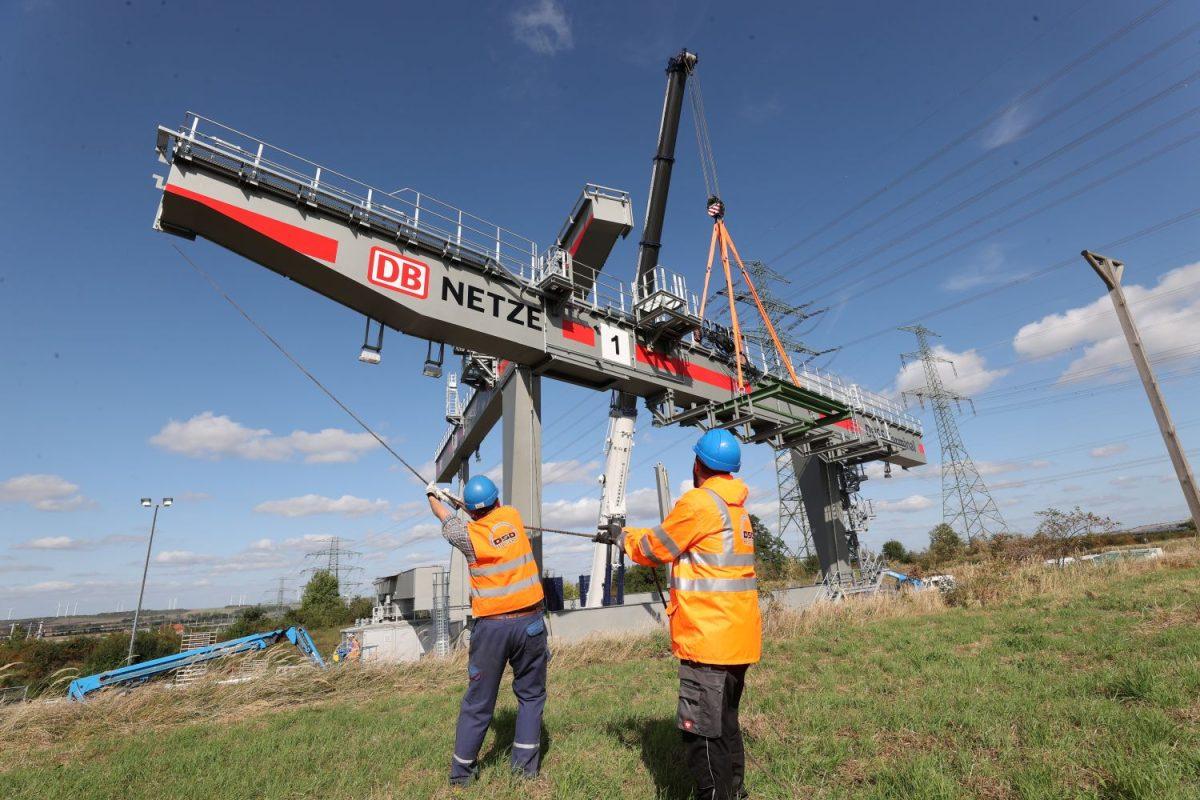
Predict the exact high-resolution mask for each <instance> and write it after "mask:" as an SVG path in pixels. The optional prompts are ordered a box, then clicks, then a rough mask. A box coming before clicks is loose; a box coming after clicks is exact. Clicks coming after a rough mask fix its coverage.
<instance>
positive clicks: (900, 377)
mask: <svg viewBox="0 0 1200 800" xmlns="http://www.w3.org/2000/svg"><path fill="white" fill-rule="evenodd" d="M933 354H934V355H935V356H937V357H938V358H942V359H946V360H947V361H952V362H954V365H953V366H951V365H950V364H947V363H945V362H944V361H940V362H938V364H937V371H938V375H939V376H940V377H941V379H942V383H943V384H945V386H946V388H948V389H950V390H951V391H954V392H958V393H959V394H962V395H967V396H970V395H972V394H977V393H979V392H982V391H983V390H984V389H986V388H988V387H989V386H991V385H992V384H993V383H995V382H996V380H997V379H999V378H1001V377H1003V376H1004V375H1007V374H1008V370H1006V369H988V368H987V359H985V358H984V357H983V356H981V355H979V353H978V352H976V351H975V350H966V351H963V352H961V353H956V352H954V351H953V350H949V349H947V348H946V347H944V346H943V345H940V344H939V345H937V346H936V347H934V348H933ZM894 385H895V387H896V391H897V392H911V391H914V390H918V389H924V388H925V365H924V364H922V363H921V362H920V361H909V362H908V363H907V364H905V365H904V366H903V367H901V369H900V371H899V372H898V373H896V380H895V384H894Z"/></svg>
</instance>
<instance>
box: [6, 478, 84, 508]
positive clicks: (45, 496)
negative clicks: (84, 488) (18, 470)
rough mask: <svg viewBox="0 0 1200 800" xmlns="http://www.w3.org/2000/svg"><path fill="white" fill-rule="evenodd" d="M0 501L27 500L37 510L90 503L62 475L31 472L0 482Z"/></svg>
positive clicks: (15, 501)
mask: <svg viewBox="0 0 1200 800" xmlns="http://www.w3.org/2000/svg"><path fill="white" fill-rule="evenodd" d="M0 503H27V504H29V505H31V506H33V507H34V508H35V509H37V510H38V511H75V510H76V509H80V508H86V507H89V506H91V505H93V503H92V502H91V501H90V500H88V499H87V498H86V497H84V496H83V495H82V494H80V493H79V487H78V486H76V485H75V484H73V483H71V482H70V481H68V480H67V479H66V478H63V477H60V476H58V475H45V474H34V473H28V474H25V475H17V476H14V477H12V478H9V479H8V480H6V481H4V483H0Z"/></svg>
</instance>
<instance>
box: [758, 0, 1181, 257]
mask: <svg viewBox="0 0 1200 800" xmlns="http://www.w3.org/2000/svg"><path fill="white" fill-rule="evenodd" d="M1170 2H1171V0H1162V2H1159V3H1157V4H1156V5H1154V6H1152V7H1151V8H1149V9H1148V10H1146V11H1145V12H1143V13H1142V14H1140V15H1138V16H1137V17H1135V18H1134V19H1132V20H1130V21H1129V22H1127V23H1126V24H1125V25H1123V26H1122V27H1121V28H1118V29H1117V30H1116V31H1114V32H1113V33H1111V34H1109V35H1108V36H1107V37H1105V38H1104V39H1102V40H1101V41H1100V42H1098V43H1096V44H1094V45H1092V46H1090V47H1088V48H1086V49H1085V50H1084V51H1083V52H1082V53H1081V54H1080V55H1079V56H1077V57H1076V58H1075V59H1073V60H1072V61H1070V62H1068V63H1067V64H1065V65H1064V66H1062V67H1060V68H1059V69H1058V70H1056V71H1055V72H1053V73H1051V74H1050V75H1049V76H1047V77H1046V78H1044V79H1042V80H1041V81H1040V82H1039V83H1037V84H1035V85H1034V86H1032V87H1030V88H1029V89H1027V90H1025V91H1024V92H1023V93H1021V94H1020V95H1019V96H1018V97H1017V98H1016V99H1015V100H1013V101H1012V102H1010V103H1008V104H1007V105H1005V106H1003V107H1002V108H1000V109H999V110H997V111H996V112H994V113H992V114H991V115H990V116H988V117H986V118H985V119H984V120H982V121H981V122H979V123H977V124H976V125H975V126H974V127H972V128H970V129H968V130H967V131H965V132H963V133H962V134H960V135H959V136H957V137H956V138H954V139H952V140H951V141H950V142H947V143H946V144H944V145H942V146H941V147H940V148H939V149H938V150H936V151H935V152H934V153H932V154H931V155H929V156H927V157H926V158H925V159H923V160H922V161H920V162H918V163H917V164H915V165H914V166H912V167H909V168H908V169H907V170H905V171H904V172H902V173H901V174H900V175H898V176H897V177H895V178H893V179H892V180H890V181H888V182H887V183H886V184H884V185H883V186H881V187H879V188H878V189H876V190H875V191H873V192H872V193H870V194H869V195H867V196H866V197H865V198H863V199H862V200H860V201H858V202H857V203H855V204H854V205H852V206H851V207H850V208H848V209H846V210H845V211H843V212H842V213H841V214H839V215H838V216H836V217H835V218H834V219H832V220H830V221H829V222H827V223H825V224H824V225H822V226H821V227H819V228H817V229H816V230H814V231H812V232H811V233H809V234H807V235H806V236H804V237H803V238H802V239H800V240H798V241H796V242H794V243H793V244H791V245H789V246H788V247H787V248H785V249H784V250H783V251H782V252H781V253H779V254H778V255H777V256H775V257H774V258H773V259H771V262H772V263H774V262H776V261H779V260H780V259H782V258H783V257H784V256H786V255H788V254H790V253H791V252H793V251H795V250H796V249H798V248H800V247H803V246H804V245H806V244H808V243H809V242H811V241H812V240H813V239H815V238H816V237H818V236H820V235H821V234H823V233H824V232H826V231H827V230H830V229H832V228H834V227H836V226H838V225H840V224H841V223H842V222H843V221H845V220H846V219H848V218H849V217H851V216H852V215H854V214H855V213H856V212H858V211H859V210H861V209H863V208H865V207H866V206H867V205H869V204H870V203H871V202H873V201H874V200H875V199H877V198H879V197H881V196H882V195H884V194H886V193H887V192H889V191H891V190H892V189H894V188H896V187H897V186H899V185H901V184H902V183H903V182H904V181H906V180H908V179H909V178H911V177H912V176H914V175H917V174H919V173H920V172H922V171H924V170H925V169H926V168H927V167H929V166H930V165H931V164H934V163H936V162H937V161H938V160H940V159H941V158H942V157H943V156H945V155H946V154H947V153H949V152H951V151H952V150H954V149H955V148H956V147H958V146H959V145H961V144H963V143H964V142H967V141H970V140H971V139H972V138H973V137H975V136H976V135H977V134H979V133H980V132H982V131H983V130H985V129H986V128H987V127H988V126H989V125H991V124H993V123H994V122H996V121H997V120H999V119H1001V118H1003V117H1004V115H1005V114H1008V113H1010V112H1011V111H1012V110H1014V109H1016V108H1018V107H1020V106H1021V105H1022V104H1024V103H1025V102H1027V101H1029V100H1031V99H1032V98H1034V97H1035V96H1037V95H1038V94H1040V93H1041V92H1042V91H1044V90H1045V89H1047V88H1048V87H1050V86H1052V85H1053V84H1055V83H1057V82H1058V81H1059V80H1061V79H1062V78H1064V77H1065V76H1067V75H1069V74H1070V73H1071V72H1073V71H1074V70H1075V69H1076V68H1077V67H1079V66H1081V65H1082V64H1084V63H1086V62H1087V61H1089V60H1091V59H1092V58H1095V57H1096V56H1097V55H1099V54H1100V53H1101V52H1103V51H1104V50H1105V49H1107V48H1108V47H1109V46H1111V45H1113V44H1114V43H1116V42H1118V41H1120V40H1121V39H1122V38H1124V37H1125V36H1127V35H1129V34H1130V33H1131V32H1132V31H1134V30H1135V29H1136V28H1138V26H1140V25H1142V24H1143V23H1145V22H1146V21H1148V20H1149V19H1151V18H1152V17H1154V15H1156V14H1158V13H1159V12H1160V11H1162V10H1163V9H1164V8H1166V7H1167V6H1168V5H1169V4H1170Z"/></svg>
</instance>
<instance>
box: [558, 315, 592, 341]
mask: <svg viewBox="0 0 1200 800" xmlns="http://www.w3.org/2000/svg"><path fill="white" fill-rule="evenodd" d="M562 332H563V338H564V339H573V340H575V341H577V342H579V343H580V344H586V345H587V346H588V347H595V346H596V331H595V330H594V329H593V328H592V326H591V325H584V324H583V323H581V322H576V321H575V320H573V319H567V318H566V317H563V324H562Z"/></svg>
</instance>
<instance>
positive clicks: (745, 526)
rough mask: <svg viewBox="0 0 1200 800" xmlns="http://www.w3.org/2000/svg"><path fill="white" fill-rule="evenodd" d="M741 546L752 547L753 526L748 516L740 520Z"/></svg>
mask: <svg viewBox="0 0 1200 800" xmlns="http://www.w3.org/2000/svg"><path fill="white" fill-rule="evenodd" d="M742 544H748V545H750V546H751V547H753V546H754V525H752V524H751V523H750V515H749V514H747V515H746V516H745V517H744V518H743V519H742Z"/></svg>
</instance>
